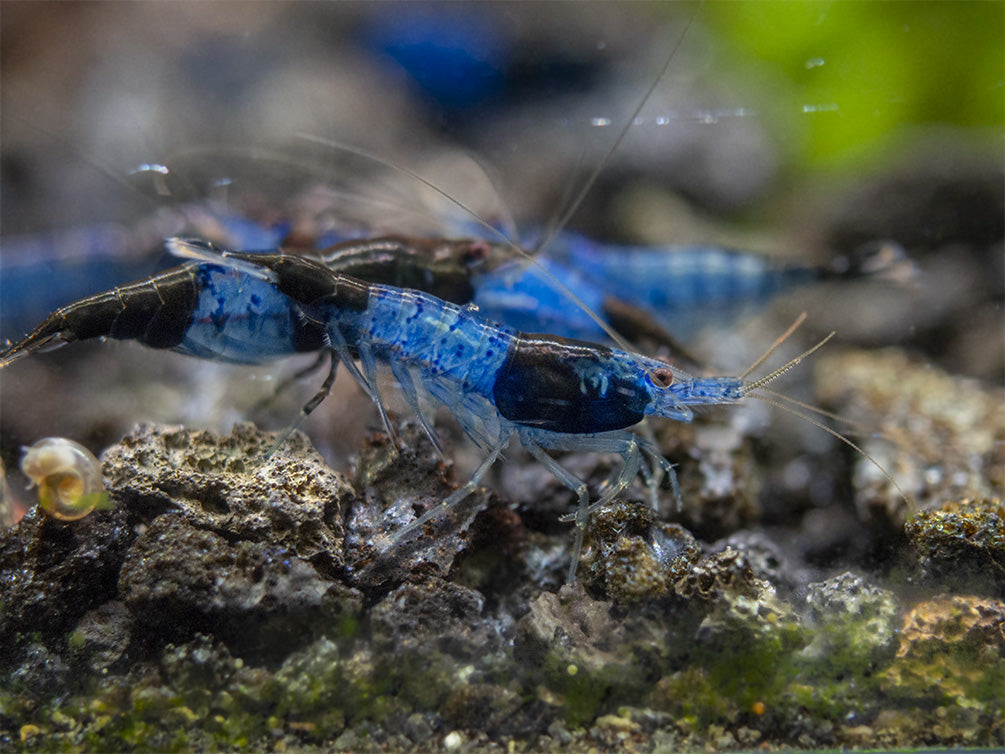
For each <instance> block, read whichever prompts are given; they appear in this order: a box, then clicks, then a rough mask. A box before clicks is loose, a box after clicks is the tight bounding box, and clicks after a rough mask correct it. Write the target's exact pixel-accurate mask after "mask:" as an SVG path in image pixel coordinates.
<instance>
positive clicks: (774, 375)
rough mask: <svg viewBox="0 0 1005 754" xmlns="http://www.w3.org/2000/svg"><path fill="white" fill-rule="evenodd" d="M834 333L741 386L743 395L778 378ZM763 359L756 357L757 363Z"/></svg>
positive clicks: (773, 346) (833, 332) (818, 347)
mask: <svg viewBox="0 0 1005 754" xmlns="http://www.w3.org/2000/svg"><path fill="white" fill-rule="evenodd" d="M790 330H791V328H790ZM835 334H836V332H835V331H833V330H831V332H830V334H829V335H828V336H827V337H826V338H824V339H823V340H821V341H820V342H819V343H817V344H816V345H815V346H813V348H810V349H807V350H806V351H803V352H802V353H801V354H799V355H798V356H796V358H794V359H792V361H788V362H786V363H785V364H783V365H782V366H780V367H778V369H776V370H775V371H774V372H772V373H771V374H768V375H765V376H764V377H761V379H759V380H754V381H753V382H751V383H749V384H747V385H744V386H743V387H742V388H741V392H742V393H743V395H745V396H746V395H750V394H751V393H752V392H754V391H755V390H757V389H758V388H762V387H764V386H765V385H767V384H768V383H769V382H772V381H773V380H776V379H778V378H779V377H781V376H782V375H783V374H785V373H786V372H788V371H789V370H790V369H792V368H793V367H794V366H796V365H797V364H798V363H799V362H800V361H802V360H803V359H805V358H806V357H807V356H809V355H810V354H812V353H814V352H815V351H817V350H819V349H820V348H823V346H824V344H825V343H826V342H827V341H828V340H830V339H831V338H833V337H834V336H835ZM778 345H779V343H778V342H776V343H775V344H774V345H772V347H771V349H769V351H768V352H769V353H770V352H771V351H773V350H774V349H775V348H777V347H778ZM763 360H764V359H763V358H761V359H758V361H757V363H758V364H760V363H761V362H762V361H763ZM748 371H749V370H748ZM755 397H756V396H755Z"/></svg>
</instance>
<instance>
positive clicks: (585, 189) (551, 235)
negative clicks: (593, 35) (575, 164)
mask: <svg viewBox="0 0 1005 754" xmlns="http://www.w3.org/2000/svg"><path fill="white" fill-rule="evenodd" d="M697 13H698V10H697V9H695V11H694V12H693V13H691V15H690V16H689V17H688V19H687V23H686V24H685V25H684V28H683V30H682V31H681V33H680V34H679V35H678V36H677V41H676V42H674V45H673V47H672V48H671V49H670V54H668V55H667V58H666V60H665V61H663V67H662V68H660V72H659V74H658V75H657V76H656V77H655V78H654V79H653V81H652V83H651V84H650V85H649V86H648V88H647V89H646V91H645V94H643V95H642V98H641V99H640V100H639V102H638V104H637V105H636V106H635V109H634V110H633V111H632V114H631V117H630V118H628V119H627V120H626V121H625V123H624V125H623V126H621V130H620V131H619V132H618V137H617V138H616V139H615V140H614V143H613V144H612V145H611V148H610V149H608V150H607V154H605V155H604V157H603V159H602V160H601V161H600V162H599V163H597V167H595V168H594V169H593V172H591V173H590V175H589V177H588V178H587V179H586V180H585V181H584V182H583V185H582V187H581V188H580V189H579V192H578V193H577V194H576V197H575V199H573V200H572V203H571V204H570V205H569V206H568V208H567V209H566V210H565V212H563V213H562V214H561V215H560V216H559V218H558V222H556V223H554V224H553V225H552V227H551V228H549V229H548V233H547V235H546V236H545V237H544V239H542V241H541V242H540V243H539V244H538V247H537V249H538V251H541V250H542V249H545V248H547V247H548V244H550V243H551V242H552V241H553V240H554V239H555V236H557V235H558V234H559V232H561V230H562V229H563V228H564V227H565V226H566V225H568V223H569V220H570V219H572V216H573V215H574V214H575V213H576V210H578V209H579V207H580V205H582V203H583V200H584V199H585V198H586V195H587V194H589V193H590V189H592V188H593V184H595V183H596V182H597V178H599V177H600V175H601V174H602V173H603V172H604V170H605V169H606V168H607V166H608V164H609V163H610V162H611V159H612V158H613V157H614V155H615V154H616V153H617V151H618V148H619V147H620V146H621V144H622V142H624V140H625V137H626V136H628V131H629V130H630V129H631V127H632V126H633V125H635V121H636V120H637V119H638V117H639V113H641V112H642V108H643V107H645V106H646V103H647V102H649V100H650V99H651V98H652V96H653V92H655V91H656V87H658V86H659V85H660V82H661V81H662V80H663V77H664V76H665V75H666V72H667V71H668V70H670V63H672V62H673V59H674V58H675V57H676V56H677V51H678V50H679V49H680V47H681V45H682V44H684V38H685V37H687V33H688V31H689V30H690V28H691V25H692V24H693V23H694V19H695V16H696V15H697Z"/></svg>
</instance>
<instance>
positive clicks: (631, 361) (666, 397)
mask: <svg viewBox="0 0 1005 754" xmlns="http://www.w3.org/2000/svg"><path fill="white" fill-rule="evenodd" d="M220 253H221V254H222V257H223V259H224V260H225V261H224V262H223V263H227V261H230V262H231V263H233V264H235V265H236V266H239V267H240V268H241V269H245V270H249V265H253V266H257V267H259V268H261V270H262V273H261V274H262V276H263V279H266V280H268V281H270V282H271V283H272V284H274V285H275V286H276V287H277V288H278V290H280V291H282V292H283V293H284V294H286V295H287V296H289V298H290V299H291V300H293V301H296V302H298V304H299V305H300V306H301V310H302V312H303V314H304V316H305V317H306V318H308V319H310V320H311V321H314V322H316V323H318V324H323V326H324V328H325V332H326V334H327V337H328V341H329V344H330V347H331V348H332V350H333V351H334V352H335V353H336V354H337V356H338V359H339V360H340V361H341V362H342V363H343V364H345V365H346V368H347V369H348V370H349V371H350V373H351V374H352V376H353V377H354V378H355V379H356V381H357V382H358V383H359V384H360V386H361V387H362V388H363V390H364V391H365V392H366V393H367V394H368V395H369V396H370V397H371V398H372V399H373V401H374V403H375V404H376V406H377V409H378V411H379V412H380V414H381V417H382V419H383V421H384V423H385V425H388V420H387V415H386V412H385V410H384V407H383V402H382V399H381V397H380V393H379V391H378V385H377V366H378V363H379V364H384V365H386V366H388V367H390V370H391V373H392V374H393V376H394V377H395V379H396V380H397V382H398V384H399V385H400V386H401V389H402V391H403V392H404V395H405V398H406V400H407V401H408V403H409V405H410V406H411V407H412V409H413V410H414V411H415V413H416V415H417V417H418V419H419V422H420V424H421V425H422V427H423V428H424V429H425V431H426V432H427V433H428V434H429V436H430V437H431V438H433V439H434V442H435V432H434V430H433V428H432V425H431V424H430V422H429V420H428V419H427V418H426V416H425V415H424V413H423V410H422V407H421V406H420V403H419V388H421V389H422V390H423V391H424V392H426V393H428V394H430V395H431V396H433V397H434V398H435V399H436V400H437V401H439V402H440V403H442V404H443V405H444V406H446V407H447V408H448V409H449V410H450V411H451V413H452V414H453V415H454V417H455V418H456V419H457V421H458V422H459V423H460V425H461V427H462V428H463V430H464V431H465V433H466V434H467V435H468V436H469V437H471V438H472V439H473V440H474V441H475V442H476V443H477V444H478V445H479V446H480V447H482V448H484V449H486V450H487V455H486V457H485V458H484V460H483V461H482V463H481V464H480V465H479V466H478V468H477V469H476V470H475V471H474V473H473V474H472V476H471V478H470V479H469V480H468V481H467V482H466V483H465V484H464V485H463V486H461V487H459V488H458V489H457V490H455V491H454V492H453V493H452V494H451V495H449V496H448V497H447V498H446V499H444V500H443V501H442V503H441V504H440V505H439V506H437V507H436V508H434V509H433V510H431V511H429V512H427V513H426V514H424V515H422V516H420V517H419V518H417V519H415V520H414V521H412V522H411V523H409V524H408V525H406V526H405V527H403V528H402V529H400V530H399V531H398V532H396V533H395V534H394V535H393V537H392V539H391V543H390V544H391V545H392V546H393V545H397V544H399V543H401V542H403V541H405V540H406V538H407V537H408V536H409V535H410V534H412V533H414V532H415V531H416V530H418V529H420V528H421V527H423V526H424V525H425V524H426V523H428V522H429V521H430V520H431V519H432V518H433V517H435V516H438V515H440V514H442V513H443V512H445V511H447V510H449V509H451V508H453V507H454V506H456V505H457V504H458V503H459V502H460V501H462V500H463V499H464V498H466V497H467V496H468V495H470V494H471V492H472V491H473V490H474V489H475V488H476V487H477V486H478V485H479V484H480V483H481V480H482V478H483V477H484V475H485V474H486V472H487V471H488V469H489V468H490V467H491V466H492V465H493V464H494V463H495V461H496V460H497V459H498V458H499V456H500V454H501V453H502V451H503V449H504V448H505V447H506V445H507V444H508V443H509V442H510V440H511V439H512V438H513V437H514V436H516V437H517V438H518V439H519V441H520V443H521V445H522V446H523V447H524V448H525V449H526V450H527V451H528V452H529V453H530V454H531V455H532V456H533V457H534V458H535V459H537V460H538V461H539V462H540V463H541V464H542V465H544V466H545V467H546V468H547V469H548V470H549V471H551V472H552V473H553V474H554V475H555V476H556V477H557V478H558V479H559V480H560V481H561V482H562V484H564V485H565V486H566V487H568V488H569V489H570V490H572V491H573V492H574V493H575V494H576V496H577V498H578V505H577V508H576V512H575V514H573V515H572V516H571V517H570V518H569V520H572V521H574V522H575V524H576V532H575V540H574V544H573V551H572V562H571V564H570V569H569V579H570V580H573V579H574V578H575V571H576V567H577V566H578V562H579V554H580V550H581V547H582V541H583V534H584V531H585V529H586V526H587V524H588V521H589V517H590V515H591V513H592V512H593V511H595V510H596V509H597V508H598V507H600V506H603V505H605V504H606V503H608V502H609V501H610V500H612V499H613V498H614V497H615V496H616V495H618V494H619V493H620V492H621V491H623V490H624V489H625V488H626V487H628V485H629V484H631V482H632V480H633V479H634V478H635V476H636V475H637V474H638V473H639V471H640V470H641V471H642V472H643V473H644V474H645V476H646V477H647V478H648V479H650V481H651V480H652V478H653V471H654V470H655V469H656V467H657V466H658V467H659V468H661V469H662V470H663V471H664V472H665V473H666V474H667V475H668V478H669V480H670V483H671V486H672V487H673V490H674V495H675V496H676V497H677V499H678V502H679V499H680V493H679V488H678V485H677V479H676V474H675V472H674V470H673V466H672V465H671V464H670V463H669V462H668V461H667V460H666V459H665V458H663V456H662V455H661V454H660V451H659V449H658V447H656V446H655V444H653V443H652V442H651V441H649V440H647V439H645V438H642V437H639V436H637V435H636V434H635V433H634V432H632V431H631V429H630V428H631V427H633V426H635V425H637V424H639V423H640V422H642V421H643V419H645V417H647V416H656V417H664V418H668V419H674V420H676V421H684V422H690V421H691V420H692V419H693V417H694V414H693V412H692V407H693V406H712V405H729V404H735V403H738V402H740V401H742V400H743V399H744V398H745V397H747V396H748V395H751V394H753V393H754V392H755V391H756V390H758V389H760V388H762V387H763V386H764V385H766V384H767V383H768V382H770V381H771V380H773V379H775V377H777V376H778V375H780V374H782V373H783V372H785V371H787V370H788V369H790V368H792V367H793V366H795V365H796V364H797V363H799V361H800V360H801V359H803V358H805V356H807V355H809V353H812V352H813V351H814V350H816V348H819V347H820V346H821V345H823V343H824V342H826V339H825V340H824V341H823V342H821V343H820V344H818V345H817V346H816V347H815V348H813V349H811V350H810V351H807V352H806V353H804V354H802V355H801V356H799V357H797V358H796V359H793V360H792V361H790V362H789V363H788V364H786V365H785V366H784V367H782V368H781V369H779V370H776V371H775V372H773V373H772V374H770V375H768V376H767V377H764V378H762V379H760V380H757V381H755V382H752V383H746V382H745V381H744V379H743V378H742V377H708V378H700V377H694V376H692V375H690V374H688V373H686V372H684V371H683V370H680V369H677V368H676V367H673V366H671V365H670V364H668V363H666V362H663V361H659V360H656V359H650V358H647V357H645V356H641V355H638V354H633V353H629V352H626V351H621V350H619V349H615V348H609V347H607V346H602V345H597V344H594V343H589V342H585V341H579V340H572V339H567V338H561V337H558V336H553V335H544V334H541V335H538V334H526V333H522V332H520V331H518V330H515V329H513V328H511V327H508V326H506V325H502V324H498V323H495V322H493V321H491V320H487V319H484V318H483V317H481V316H480V315H479V314H478V313H477V311H476V310H474V309H473V308H472V307H464V306H458V305H456V304H452V303H448V302H445V301H442V300H440V299H437V298H435V297H434V296H431V295H430V294H427V293H423V292H420V291H415V290H408V289H400V288H395V287H392V286H386V285H378V284H370V283H366V282H364V281H362V280H358V279H355V278H352V277H350V276H347V275H340V274H337V273H334V272H332V271H331V270H330V269H328V268H327V267H325V266H324V265H323V264H320V263H318V262H316V261H313V260H310V259H307V258H304V257H299V256H293V255H287V254H248V253H241V252H229V251H223V252H220ZM356 359H358V360H359V362H360V368H357V367H356V366H355V363H354V360H356ZM762 360H763V359H762ZM759 364H760V361H759V362H758V365H759ZM755 366H757V365H755ZM388 426H389V425H388ZM548 450H559V451H571V450H576V451H594V452H601V453H612V454H617V455H619V456H620V457H621V460H622V463H621V467H620V470H619V471H618V472H617V473H616V474H613V475H612V476H611V478H610V479H608V481H607V485H606V489H605V491H604V492H603V493H602V494H601V495H600V496H599V498H597V499H596V500H594V501H592V502H591V501H590V498H589V491H588V488H587V485H586V483H585V482H584V481H583V480H581V479H579V478H577V477H576V476H574V475H573V474H571V473H570V472H569V471H567V470H566V469H565V468H564V467H562V466H561V465H560V464H559V463H558V462H557V461H555V460H554V459H553V458H552V457H551V456H550V455H548V453H547V452H546V451H548ZM643 454H645V456H647V457H648V458H649V459H650V460H651V461H652V462H653V464H654V466H653V468H652V469H649V468H648V467H646V465H645V464H643V459H642V456H643Z"/></svg>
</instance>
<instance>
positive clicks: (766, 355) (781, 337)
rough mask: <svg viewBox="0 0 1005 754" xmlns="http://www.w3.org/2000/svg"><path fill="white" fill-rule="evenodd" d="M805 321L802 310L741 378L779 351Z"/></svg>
mask: <svg viewBox="0 0 1005 754" xmlns="http://www.w3.org/2000/svg"><path fill="white" fill-rule="evenodd" d="M805 321H806V312H802V313H801V314H800V315H799V316H798V317H796V321H795V322H793V323H792V324H791V325H789V329H788V330H786V331H785V332H783V333H782V334H781V335H779V336H778V337H777V338H776V339H775V342H774V343H772V344H771V345H770V346H768V350H766V351H765V352H764V353H763V354H761V357H760V358H759V359H758V360H757V361H755V362H754V363H753V364H751V365H750V366H749V367H747V368H746V369H745V370H744V372H743V374H741V375H740V379H741V380H743V379H746V378H747V375H748V374H750V373H751V372H753V371H754V370H755V369H757V368H758V367H759V366H761V364H763V363H764V362H765V361H767V360H768V359H769V358H771V354H773V353H774V352H775V351H777V350H778V347H779V346H780V345H782V343H784V342H785V341H786V340H788V338H789V336H790V335H792V333H794V332H795V331H796V330H797V329H798V328H799V326H800V325H801V324H802V323H803V322H805ZM832 334H833V333H832Z"/></svg>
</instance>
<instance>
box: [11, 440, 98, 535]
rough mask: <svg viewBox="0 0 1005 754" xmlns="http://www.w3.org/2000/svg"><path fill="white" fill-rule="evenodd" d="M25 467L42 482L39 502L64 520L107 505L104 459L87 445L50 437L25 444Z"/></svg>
mask: <svg viewBox="0 0 1005 754" xmlns="http://www.w3.org/2000/svg"><path fill="white" fill-rule="evenodd" d="M22 450H24V456H23V457H22V458H21V470H22V471H23V472H24V473H25V475H26V476H27V477H28V478H29V479H30V480H31V485H29V489H30V488H31V487H34V486H36V485H37V486H38V504H39V505H40V506H41V507H42V510H44V511H45V512H46V514H48V515H49V516H52V517H53V518H55V519H59V520H60V521H76V520H77V519H80V518H83V517H84V516H86V515H87V514H88V513H90V512H91V511H93V510H94V509H95V508H107V507H109V506H108V493H107V492H105V485H104V482H103V480H102V477H101V463H100V462H99V461H98V459H97V458H95V457H94V455H93V454H92V453H91V452H90V451H89V450H88V449H87V448H85V447H84V446H83V445H81V444H80V443H77V442H74V441H73V440H67V439H66V438H63V437H46V438H44V439H42V440H39V441H38V442H36V443H35V444H34V445H32V446H31V447H30V448H22Z"/></svg>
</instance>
